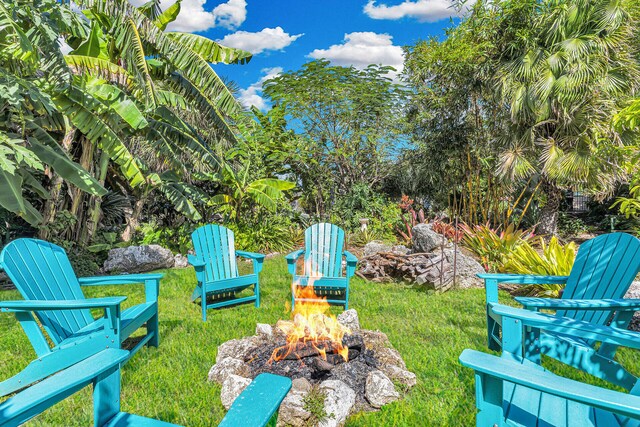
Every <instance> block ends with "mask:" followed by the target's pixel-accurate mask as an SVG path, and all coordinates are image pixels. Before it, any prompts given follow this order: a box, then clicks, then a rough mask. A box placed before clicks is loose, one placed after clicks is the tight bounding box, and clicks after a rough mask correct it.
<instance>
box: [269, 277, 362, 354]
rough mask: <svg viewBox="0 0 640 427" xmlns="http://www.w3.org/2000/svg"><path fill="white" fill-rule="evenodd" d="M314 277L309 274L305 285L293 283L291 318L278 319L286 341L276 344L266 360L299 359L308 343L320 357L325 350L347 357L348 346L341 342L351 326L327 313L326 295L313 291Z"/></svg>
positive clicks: (349, 331) (325, 352) (306, 348)
mask: <svg viewBox="0 0 640 427" xmlns="http://www.w3.org/2000/svg"><path fill="white" fill-rule="evenodd" d="M318 278H319V277H315V278H309V284H308V285H307V286H304V287H299V286H294V287H293V292H294V293H295V296H296V300H297V301H296V305H295V310H294V312H293V314H292V316H293V321H286V322H278V323H279V327H280V329H282V330H283V331H284V332H285V333H286V334H287V344H286V345H285V346H282V347H278V348H276V349H275V350H274V351H273V354H272V355H271V359H270V361H276V362H277V361H279V360H283V359H292V358H298V359H300V358H301V355H300V354H299V352H301V351H302V350H303V349H304V350H309V348H308V347H309V346H311V349H312V351H313V352H316V353H317V354H318V355H319V356H320V357H321V358H322V359H324V360H327V352H330V353H335V354H339V355H340V356H342V358H343V359H344V361H345V362H346V361H348V359H349V348H348V347H345V346H343V345H342V338H343V337H344V335H345V334H348V333H351V330H349V328H347V327H346V326H343V325H341V324H340V323H338V320H337V319H336V317H335V316H334V315H332V314H330V313H329V307H330V305H329V303H328V302H327V299H326V298H324V297H320V296H318V295H316V293H315V292H314V290H313V281H314V279H315V280H317V279H318ZM307 355H308V354H307ZM292 356H293V357H292Z"/></svg>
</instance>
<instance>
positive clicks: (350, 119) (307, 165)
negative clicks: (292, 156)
mask: <svg viewBox="0 0 640 427" xmlns="http://www.w3.org/2000/svg"><path fill="white" fill-rule="evenodd" d="M392 71H393V69H392V68H391V67H384V66H378V65H370V66H369V67H367V68H366V69H364V70H359V69H356V68H354V67H340V66H332V65H330V63H329V61H326V60H317V61H312V62H309V63H307V64H304V65H303V66H302V68H301V69H300V70H297V71H291V72H287V73H283V74H281V75H279V76H278V77H276V78H274V79H271V80H268V81H267V82H265V84H264V93H265V95H266V96H267V97H268V98H269V99H270V100H271V101H272V102H273V103H274V104H275V105H277V106H278V107H279V108H281V109H282V110H283V111H284V113H285V116H286V117H287V118H288V119H289V120H290V127H291V128H292V129H294V130H296V132H299V133H301V134H302V135H303V137H302V138H300V139H299V140H298V142H299V147H298V153H299V154H300V163H298V164H297V165H296V169H297V173H298V177H299V179H300V180H301V181H302V187H303V188H304V189H306V190H305V191H308V192H313V193H309V194H307V198H308V200H309V202H310V205H311V206H309V208H311V210H315V211H316V212H317V213H318V214H323V213H324V211H325V205H326V203H327V202H330V199H331V198H332V196H333V197H336V196H340V195H344V194H346V193H348V191H349V190H350V189H351V188H352V187H353V186H354V185H355V184H358V183H363V184H366V185H369V186H376V185H378V184H379V183H380V182H381V181H382V179H383V178H384V177H386V176H387V175H388V173H389V168H388V167H387V165H388V163H387V162H388V160H389V158H390V155H391V153H392V150H393V148H394V147H395V146H396V144H398V143H399V142H400V141H401V140H402V136H401V127H400V126H399V123H398V117H402V114H401V111H402V109H403V108H404V100H405V89H404V88H403V87H402V86H400V85H399V84H397V83H394V82H393V81H392V79H391V78H390V77H389V73H390V72H392Z"/></svg>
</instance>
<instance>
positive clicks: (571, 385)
mask: <svg viewBox="0 0 640 427" xmlns="http://www.w3.org/2000/svg"><path fill="white" fill-rule="evenodd" d="M459 360H460V363H461V364H462V365H463V366H466V367H468V368H471V369H473V370H474V371H476V373H477V374H480V376H481V377H482V376H489V377H492V378H496V379H499V380H501V381H507V382H510V383H515V384H520V385H522V386H524V387H527V388H531V389H534V390H538V391H541V392H543V393H545V394H550V395H554V396H558V397H561V398H564V399H567V400H569V401H572V402H578V403H582V404H585V405H589V406H592V407H595V408H599V409H603V410H606V411H611V412H614V413H616V414H621V415H625V416H630V417H635V418H637V417H640V396H632V395H629V394H626V393H621V392H619V391H613V390H607V389H603V388H601V387H596V386H593V385H590V384H585V383H582V382H578V381H574V380H570V379H567V378H563V377H560V376H558V375H555V374H553V373H551V372H547V371H543V370H540V369H536V368H535V367H533V366H530V365H523V364H521V363H518V362H514V361H511V360H507V359H504V358H500V357H497V356H493V355H490V354H486V353H481V352H479V351H475V350H469V349H467V350H464V351H463V352H462V354H461V355H460V358H459ZM483 383H484V386H487V385H488V383H487V382H486V381H483V380H481V381H478V383H476V388H478V389H479V390H478V391H479V392H478V393H476V396H477V398H480V397H481V396H485V395H487V394H486V393H491V392H499V390H484V391H483V390H482V389H480V387H483ZM499 386H500V387H501V386H502V385H501V384H500V385H499Z"/></svg>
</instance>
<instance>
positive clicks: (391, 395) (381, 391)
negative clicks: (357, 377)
mask: <svg viewBox="0 0 640 427" xmlns="http://www.w3.org/2000/svg"><path fill="white" fill-rule="evenodd" d="M365 395H366V397H367V400H368V401H369V403H370V404H371V406H373V407H374V408H381V407H382V406H384V405H387V404H389V403H391V402H395V401H396V400H398V399H399V398H400V394H399V393H398V392H397V391H396V388H395V387H394V385H393V383H392V382H391V380H390V379H389V377H387V376H386V375H385V374H384V373H383V372H382V371H373V372H370V373H369V376H368V377H367V385H366V389H365Z"/></svg>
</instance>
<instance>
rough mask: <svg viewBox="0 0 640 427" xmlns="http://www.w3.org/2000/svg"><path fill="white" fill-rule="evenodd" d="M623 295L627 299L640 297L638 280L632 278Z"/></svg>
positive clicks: (639, 282)
mask: <svg viewBox="0 0 640 427" xmlns="http://www.w3.org/2000/svg"><path fill="white" fill-rule="evenodd" d="M624 297H625V298H629V299H640V281H635V280H634V281H633V282H632V283H631V286H629V290H628V291H627V294H626V295H625V296H624Z"/></svg>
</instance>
